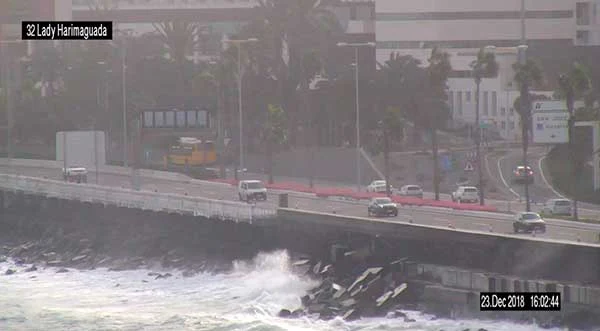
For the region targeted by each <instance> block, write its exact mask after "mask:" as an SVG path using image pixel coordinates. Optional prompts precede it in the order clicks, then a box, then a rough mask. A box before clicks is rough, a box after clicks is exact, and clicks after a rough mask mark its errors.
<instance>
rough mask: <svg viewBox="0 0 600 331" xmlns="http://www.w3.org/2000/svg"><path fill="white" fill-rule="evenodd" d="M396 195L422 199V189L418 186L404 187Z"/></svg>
mask: <svg viewBox="0 0 600 331" xmlns="http://www.w3.org/2000/svg"><path fill="white" fill-rule="evenodd" d="M398 195H402V196H407V197H416V198H421V199H423V189H422V188H421V186H419V185H404V186H402V187H401V188H400V191H398Z"/></svg>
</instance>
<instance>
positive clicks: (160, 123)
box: [154, 111, 165, 128]
mask: <svg viewBox="0 0 600 331" xmlns="http://www.w3.org/2000/svg"><path fill="white" fill-rule="evenodd" d="M154 125H155V126H156V127H157V128H164V127H165V112H164V111H157V112H154Z"/></svg>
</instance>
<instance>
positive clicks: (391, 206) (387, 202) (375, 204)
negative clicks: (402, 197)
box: [368, 198, 398, 216]
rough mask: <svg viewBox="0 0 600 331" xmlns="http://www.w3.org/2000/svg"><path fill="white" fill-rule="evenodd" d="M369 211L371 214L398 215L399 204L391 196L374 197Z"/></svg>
mask: <svg viewBox="0 0 600 331" xmlns="http://www.w3.org/2000/svg"><path fill="white" fill-rule="evenodd" d="M368 213H369V216H398V206H397V205H396V204H395V203H394V202H393V201H392V199H390V198H373V199H371V202H370V203H369V207H368Z"/></svg>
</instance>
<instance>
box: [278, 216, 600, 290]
mask: <svg viewBox="0 0 600 331" xmlns="http://www.w3.org/2000/svg"><path fill="white" fill-rule="evenodd" d="M278 215H279V222H280V224H281V226H283V227H290V228H296V229H297V230H298V231H302V229H304V230H305V231H306V232H304V235H305V236H315V235H317V233H318V235H320V236H325V233H331V234H334V233H337V234H338V235H339V234H344V233H347V234H352V235H354V236H356V237H362V238H363V241H370V242H372V244H373V246H375V247H377V246H380V247H381V249H380V250H377V249H375V252H374V256H376V257H379V258H382V259H383V258H385V255H386V254H387V253H388V252H389V251H390V250H392V251H395V252H397V253H396V254H403V255H404V256H407V257H410V258H411V259H413V260H417V261H423V262H428V263H435V264H442V265H453V266H459V267H462V268H468V269H480V270H485V271H489V272H495V273H502V274H507V275H514V276H515V277H522V278H524V279H551V280H556V281H566V282H581V283H591V284H600V245H592V244H581V243H575V242H556V241H550V240H544V239H540V238H522V237H515V236H511V235H503V234H491V233H487V232H477V231H466V230H454V229H448V228H443V227H434V226H426V225H416V224H410V223H406V222H402V223H400V222H394V221H385V220H378V221H371V222H365V221H364V220H363V219H361V218H358V217H348V216H340V215H333V214H320V213H314V212H309V211H301V210H294V209H282V208H280V209H279V210H278ZM309 229H310V230H309ZM341 237H343V235H342V236H341Z"/></svg>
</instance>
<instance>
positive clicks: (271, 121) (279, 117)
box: [262, 104, 287, 184]
mask: <svg viewBox="0 0 600 331" xmlns="http://www.w3.org/2000/svg"><path fill="white" fill-rule="evenodd" d="M262 141H263V142H264V143H265V146H266V154H267V172H268V174H269V184H273V152H274V150H275V149H277V148H278V147H280V146H282V145H284V144H285V143H286V141H287V129H286V114H285V111H284V110H283V108H282V107H281V106H278V105H273V104H269V105H268V106H267V114H266V121H265V123H264V127H263V130H262Z"/></svg>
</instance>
